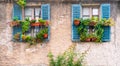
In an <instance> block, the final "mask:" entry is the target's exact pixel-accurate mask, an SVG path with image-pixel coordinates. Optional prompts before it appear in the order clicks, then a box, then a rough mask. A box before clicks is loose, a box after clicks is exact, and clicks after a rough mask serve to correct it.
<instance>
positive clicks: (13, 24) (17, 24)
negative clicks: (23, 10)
mask: <svg viewBox="0 0 120 66" xmlns="http://www.w3.org/2000/svg"><path fill="white" fill-rule="evenodd" d="M9 25H10V26H11V27H13V26H19V25H20V22H18V21H12V22H10V23H9Z"/></svg>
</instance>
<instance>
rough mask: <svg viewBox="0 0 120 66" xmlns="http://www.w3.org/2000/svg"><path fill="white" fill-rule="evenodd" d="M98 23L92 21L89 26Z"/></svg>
mask: <svg viewBox="0 0 120 66" xmlns="http://www.w3.org/2000/svg"><path fill="white" fill-rule="evenodd" d="M96 24H97V23H96V22H90V23H89V26H95V25H96Z"/></svg>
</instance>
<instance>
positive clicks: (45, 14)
mask: <svg viewBox="0 0 120 66" xmlns="http://www.w3.org/2000/svg"><path fill="white" fill-rule="evenodd" d="M41 8H42V11H41V17H42V19H44V20H50V4H43V5H42V6H41ZM46 40H50V26H48V38H47V39H46Z"/></svg>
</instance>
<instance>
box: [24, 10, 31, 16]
mask: <svg viewBox="0 0 120 66" xmlns="http://www.w3.org/2000/svg"><path fill="white" fill-rule="evenodd" d="M25 16H32V8H25Z"/></svg>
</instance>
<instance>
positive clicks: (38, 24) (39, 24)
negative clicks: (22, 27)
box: [31, 22, 41, 26]
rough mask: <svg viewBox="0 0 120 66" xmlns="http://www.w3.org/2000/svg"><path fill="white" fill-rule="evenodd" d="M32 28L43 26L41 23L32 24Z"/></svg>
mask: <svg viewBox="0 0 120 66" xmlns="http://www.w3.org/2000/svg"><path fill="white" fill-rule="evenodd" d="M31 26H41V23H39V22H36V23H32V24H31Z"/></svg>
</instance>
